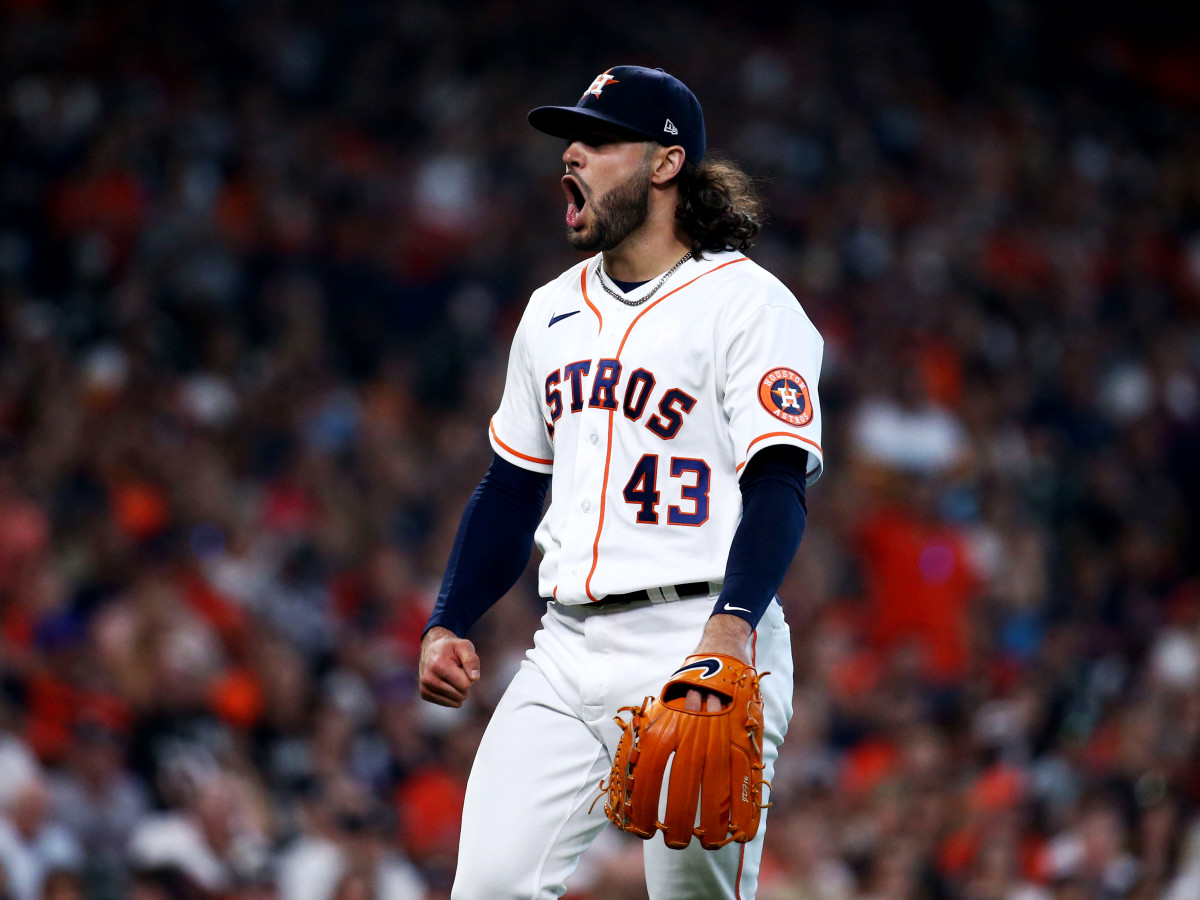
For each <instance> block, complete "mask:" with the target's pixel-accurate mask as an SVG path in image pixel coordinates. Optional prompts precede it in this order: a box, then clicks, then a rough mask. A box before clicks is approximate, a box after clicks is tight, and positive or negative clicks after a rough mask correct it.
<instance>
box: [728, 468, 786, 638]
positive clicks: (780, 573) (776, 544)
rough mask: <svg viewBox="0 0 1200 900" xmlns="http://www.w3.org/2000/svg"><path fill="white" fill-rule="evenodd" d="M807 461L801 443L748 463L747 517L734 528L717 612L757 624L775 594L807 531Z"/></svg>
mask: <svg viewBox="0 0 1200 900" xmlns="http://www.w3.org/2000/svg"><path fill="white" fill-rule="evenodd" d="M807 462H808V454H807V453H806V452H805V451H803V450H801V449H799V448H798V447H791V446H786V447H785V446H774V447H767V448H766V449H764V450H761V451H759V452H758V453H756V454H755V455H754V457H753V458H752V459H751V460H750V462H749V463H747V464H746V471H745V472H743V473H742V479H741V482H740V485H739V486H740V488H741V491H742V521H741V522H739V523H738V527H737V530H736V531H735V532H734V533H733V543H732V544H731V545H730V548H729V560H728V562H727V563H726V564H725V582H724V584H723V585H722V587H721V596H720V597H718V598H717V605H716V607H714V609H713V615H716V614H717V613H725V614H727V615H734V616H740V617H741V618H743V619H745V620H746V621H747V622H749V623H750V627H751V628H754V627H755V626H757V625H758V621H759V619H761V618H762V616H763V613H765V612H766V611H767V606H768V605H769V604H770V603H771V601H772V600H773V599H774V598H775V592H776V591H777V590H779V585H781V584H782V583H783V578H784V576H785V575H787V570H788V567H789V566H790V565H791V564H792V557H794V556H795V555H796V549H797V548H798V547H799V546H800V538H801V536H802V535H803V534H804V523H805V521H806V519H807V516H808V506H807V504H806V502H805V497H804V486H805V467H806V465H807Z"/></svg>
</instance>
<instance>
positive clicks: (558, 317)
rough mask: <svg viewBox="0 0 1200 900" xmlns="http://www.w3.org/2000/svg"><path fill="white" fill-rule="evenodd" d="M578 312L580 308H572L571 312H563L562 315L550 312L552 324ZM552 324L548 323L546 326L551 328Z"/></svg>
mask: <svg viewBox="0 0 1200 900" xmlns="http://www.w3.org/2000/svg"><path fill="white" fill-rule="evenodd" d="M578 312H579V310H577V309H576V310H572V311H571V312H569V313H563V314H562V315H561V316H556V315H554V314H553V313H551V314H550V325H553V324H554V323H555V322H561V321H562V320H563V319H569V318H570V317H571V316H573V315H575V314H576V313H578ZM550 325H547V326H546V327H547V328H549V327H550Z"/></svg>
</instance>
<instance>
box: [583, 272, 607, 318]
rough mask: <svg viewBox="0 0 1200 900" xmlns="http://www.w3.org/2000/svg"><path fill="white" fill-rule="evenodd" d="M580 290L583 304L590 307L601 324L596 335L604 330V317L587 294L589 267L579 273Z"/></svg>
mask: <svg viewBox="0 0 1200 900" xmlns="http://www.w3.org/2000/svg"><path fill="white" fill-rule="evenodd" d="M579 289H580V290H581V291H583V302H584V303H586V304H587V305H588V309H590V310H591V311H592V312H594V313H595V314H596V321H597V322H598V323H599V325H597V327H596V334H599V333H600V332H601V331H603V330H604V316H602V315H600V310H598V309H596V306H595V304H593V303H592V301H591V298H590V297H588V292H587V266H584V267H583V271H582V272H580V273H579Z"/></svg>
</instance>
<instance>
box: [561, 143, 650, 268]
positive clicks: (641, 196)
mask: <svg viewBox="0 0 1200 900" xmlns="http://www.w3.org/2000/svg"><path fill="white" fill-rule="evenodd" d="M587 202H588V203H590V204H591V206H592V225H591V227H590V228H585V229H581V230H579V231H575V230H572V229H568V230H567V243H569V244H570V245H571V246H572V247H574V248H575V249H576V250H586V251H589V252H595V251H596V250H600V251H607V250H611V249H613V248H614V247H616V246H618V245H619V244H620V243H621V242H622V241H623V240H625V238H627V237H629V235H631V234H633V232H635V231H637V230H638V229H639V228H641V227H642V224H643V223H644V222H645V221H646V216H647V215H649V213H650V162H649V160H647V161H646V163H645V164H644V165H642V166H641V167H640V168H639V169H638V170H637V171H636V172H634V173H633V174H632V175H630V176H629V177H628V178H627V179H625V181H623V182H621V183H620V184H618V185H617V186H616V187H614V188H612V189H611V190H610V191H608V192H607V193H606V194H604V196H602V197H597V198H595V199H593V198H591V197H590V196H589V197H588V198H587Z"/></svg>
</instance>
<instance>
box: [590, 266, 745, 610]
mask: <svg viewBox="0 0 1200 900" xmlns="http://www.w3.org/2000/svg"><path fill="white" fill-rule="evenodd" d="M748 258H749V257H746V256H743V257H742V258H741V259H731V260H730V261H729V262H727V263H721V265H719V266H716V267H715V268H712V269H709V270H708V271H707V272H701V273H700V274H699V275H697V276H696V277H695V278H693V279H692V280H691V281H688V282H685V283H684V284H681V285H680V286H679V287H677V288H675V290H673V291H667V293H665V294H663V295H662V296H661V297H659V298H658V299H657V300H655V301H654V302H653V303H651V304H650V305H649V306H647V307H646V308H645V309H643V310H642V311H641V312H640V313H638V314H637V315H636V316H635V317H634V319H633V321H632V322H630V323H629V327H628V328H626V329H625V336H624V337H622V338H621V343H620V344H619V345H618V346H617V353H616V356H615V357H614V358H615V359H616V360H617V361H618V362H620V361H621V351H622V350H624V349H625V342H626V341H627V340H629V335H630V333H632V331H633V327H634V326H635V325H637V323H638V322H640V321H641V320H642V316H644V315H645V314H646V313H648V312H650V310H652V309H654V307H656V306H658V304H660V303H662V302H663V301H664V300H666V299H667V298H668V297H670V296H671V295H672V294H678V293H679V292H680V291H682V290H683V289H684V288H685V287H687V286H688V285H690V284H692V283H693V282H696V281H699V280H700V279H701V278H703V277H704V276H705V275H711V274H712V273H713V272H716V271H717V269H723V268H725V267H726V266H732V265H733V264H734V263H740V262H745V261H746V260H747V259H748ZM584 271H585V272H586V271H587V270H586V269H585V270H584ZM584 298H585V299H586V298H587V290H586V288H585V289H584ZM588 306H591V302H590V301H589V303H588ZM596 315H597V316H598V315H600V313H596ZM614 412H616V410H612V409H610V410H608V446H607V448H606V449H605V451H604V482H603V483H602V484H601V485H600V521H599V522H597V523H596V539H595V540H594V541H593V542H592V568H591V569H589V570H588V576H587V580H586V581H585V582H584V583H583V589H584V591H586V592H587V595H588V597H589V598H590V599H591V600H592V601H593V602H595V600H596V598H595V597H594V596H592V576H593V575H595V574H596V566H597V565H598V564H599V563H600V533H601V532H602V531H604V510H605V508H606V507H607V505H608V504H607V503H606V499H607V497H608V469H609V463H611V462H612V432H613V413H614Z"/></svg>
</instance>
